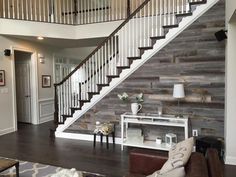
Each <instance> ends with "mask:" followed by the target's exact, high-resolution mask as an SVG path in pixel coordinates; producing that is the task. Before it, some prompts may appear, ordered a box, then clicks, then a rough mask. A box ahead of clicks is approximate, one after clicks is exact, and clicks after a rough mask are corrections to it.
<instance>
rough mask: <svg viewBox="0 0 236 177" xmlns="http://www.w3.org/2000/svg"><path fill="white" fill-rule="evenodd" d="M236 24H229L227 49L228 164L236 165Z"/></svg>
mask: <svg viewBox="0 0 236 177" xmlns="http://www.w3.org/2000/svg"><path fill="white" fill-rule="evenodd" d="M235 47H236V23H232V24H228V40H227V49H226V52H227V53H226V57H227V58H226V123H225V136H226V137H225V140H226V163H228V164H234V165H236V138H235V135H236V128H235V126H236V109H235V106H236V80H235V76H236V69H235V68H236V50H235Z"/></svg>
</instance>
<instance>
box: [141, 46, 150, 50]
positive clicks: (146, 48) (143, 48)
mask: <svg viewBox="0 0 236 177" xmlns="http://www.w3.org/2000/svg"><path fill="white" fill-rule="evenodd" d="M139 49H141V50H149V49H153V47H152V46H148V47H139Z"/></svg>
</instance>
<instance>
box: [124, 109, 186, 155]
mask: <svg viewBox="0 0 236 177" xmlns="http://www.w3.org/2000/svg"><path fill="white" fill-rule="evenodd" d="M129 124H140V125H142V124H143V125H144V124H145V125H156V126H169V127H182V128H184V136H185V139H187V138H188V117H185V118H176V117H175V116H174V115H162V116H159V115H157V114H145V113H139V114H137V115H133V114H132V113H124V114H122V115H121V150H123V149H124V146H132V147H140V148H147V149H158V150H164V151H168V150H169V149H170V147H169V146H166V144H165V143H162V144H157V143H156V142H155V141H145V139H144V142H143V143H135V142H129V141H128V140H127V129H128V126H129Z"/></svg>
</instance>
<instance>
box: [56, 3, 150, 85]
mask: <svg viewBox="0 0 236 177" xmlns="http://www.w3.org/2000/svg"><path fill="white" fill-rule="evenodd" d="M149 1H150V0H145V1H144V2H143V3H142V4H141V5H140V6H139V7H138V8H137V9H136V10H135V11H134V12H133V13H132V14H130V15H129V17H128V18H126V20H125V21H124V22H123V23H122V24H121V25H120V26H118V27H117V28H116V29H115V30H114V31H113V32H112V33H111V34H110V35H109V36H108V37H107V38H106V39H105V40H104V41H102V42H101V43H100V44H99V45H98V47H97V48H96V49H94V50H93V52H91V53H90V54H89V55H88V56H87V57H86V58H85V59H84V60H83V61H82V62H81V63H80V64H79V65H78V66H77V67H76V68H75V69H74V70H73V71H71V72H70V73H69V74H68V75H67V76H66V77H65V78H64V79H63V80H62V81H61V82H59V83H55V84H54V86H55V87H56V86H59V85H62V84H63V83H64V82H66V81H67V79H69V78H70V77H71V76H72V75H73V74H74V73H75V72H76V71H77V70H78V69H79V68H80V67H81V66H82V65H83V64H84V63H85V62H86V61H88V60H89V59H90V58H91V57H92V56H93V55H94V54H95V53H96V52H97V51H98V50H99V49H100V48H101V47H102V46H103V45H104V44H106V43H107V42H108V41H109V40H110V39H111V38H112V36H114V35H115V34H116V33H117V32H118V31H119V30H120V29H121V28H122V27H123V26H125V25H126V23H128V22H129V20H130V19H132V18H133V17H134V16H135V15H136V14H137V13H138V12H139V11H140V10H141V9H142V8H143V7H144V6H145V5H146V4H147V3H148V2H149Z"/></svg>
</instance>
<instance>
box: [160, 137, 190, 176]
mask: <svg viewBox="0 0 236 177" xmlns="http://www.w3.org/2000/svg"><path fill="white" fill-rule="evenodd" d="M193 142H194V141H193V137H191V138H189V139H186V140H184V141H181V142H179V143H178V144H176V145H175V146H173V147H172V148H171V149H170V151H169V158H168V160H167V161H166V163H165V164H164V165H163V167H162V168H161V170H160V174H164V173H166V172H168V171H171V170H173V169H175V168H178V167H183V166H184V165H185V164H186V163H187V162H188V159H189V157H190V155H191V153H192V151H193Z"/></svg>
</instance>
